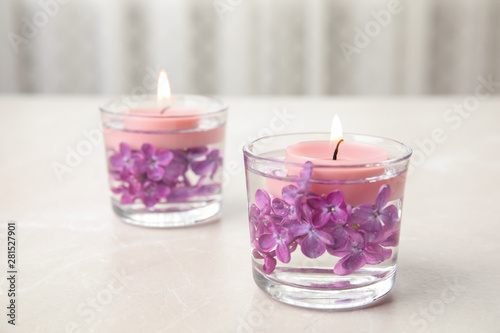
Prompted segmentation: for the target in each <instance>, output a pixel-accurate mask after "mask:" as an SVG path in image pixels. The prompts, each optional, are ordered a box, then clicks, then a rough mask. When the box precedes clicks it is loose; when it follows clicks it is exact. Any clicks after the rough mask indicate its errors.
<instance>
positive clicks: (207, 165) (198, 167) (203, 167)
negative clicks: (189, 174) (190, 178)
mask: <svg viewBox="0 0 500 333" xmlns="http://www.w3.org/2000/svg"><path fill="white" fill-rule="evenodd" d="M220 166H222V157H221V156H220V152H219V150H218V149H213V150H212V151H210V152H209V153H208V154H207V157H206V158H205V159H204V160H202V161H194V162H193V163H192V164H191V169H192V170H193V172H194V173H195V174H197V175H199V176H205V175H208V174H210V178H212V179H213V178H214V175H215V173H216V172H217V169H218V168H219V167H220Z"/></svg>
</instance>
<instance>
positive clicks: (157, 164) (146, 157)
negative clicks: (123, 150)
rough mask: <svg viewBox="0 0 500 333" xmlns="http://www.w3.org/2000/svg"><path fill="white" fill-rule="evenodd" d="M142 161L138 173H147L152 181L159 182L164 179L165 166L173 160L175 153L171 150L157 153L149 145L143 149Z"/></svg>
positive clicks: (145, 145) (144, 145) (146, 144)
mask: <svg viewBox="0 0 500 333" xmlns="http://www.w3.org/2000/svg"><path fill="white" fill-rule="evenodd" d="M141 154H142V160H141V161H140V162H139V163H138V165H137V167H138V171H139V172H146V174H147V176H148V178H149V179H150V180H152V181H159V180H161V179H162V178H163V175H164V173H165V170H164V168H163V166H165V165H168V164H169V163H170V161H171V160H172V158H173V156H174V155H173V153H172V152H171V151H169V150H162V149H160V150H158V151H156V149H155V147H153V146H152V145H151V144H149V143H145V144H143V145H142V147H141Z"/></svg>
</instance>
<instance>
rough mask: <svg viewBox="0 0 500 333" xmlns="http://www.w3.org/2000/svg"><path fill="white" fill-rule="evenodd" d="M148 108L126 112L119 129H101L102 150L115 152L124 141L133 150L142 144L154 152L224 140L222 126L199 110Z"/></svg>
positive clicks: (190, 108)
mask: <svg viewBox="0 0 500 333" xmlns="http://www.w3.org/2000/svg"><path fill="white" fill-rule="evenodd" d="M188 97H189V96H186V97H185V98H188ZM174 98H175V97H174ZM178 103H179V101H177V102H176V104H178ZM149 104H151V103H149ZM148 106H149V105H148ZM148 106H145V107H142V108H137V109H131V110H129V111H127V112H126V113H125V114H124V115H123V128H120V129H114V128H108V127H106V128H104V133H105V136H104V137H105V142H106V147H107V148H114V149H117V148H118V147H119V145H120V143H121V142H127V143H128V144H129V145H130V147H131V148H132V149H133V150H138V149H140V147H141V145H142V144H143V143H150V144H152V145H153V146H155V147H156V148H157V149H183V148H193V147H202V146H206V145H209V144H215V143H218V142H221V141H222V140H223V139H224V132H225V125H224V124H222V125H220V126H219V124H217V121H216V119H215V118H214V117H213V116H212V115H210V114H209V115H207V114H205V113H204V111H203V110H202V109H200V108H193V107H183V106H177V105H174V106H171V107H169V108H167V109H166V110H165V111H164V112H162V109H163V108H162V107H160V106H159V107H151V106H149V107H148Z"/></svg>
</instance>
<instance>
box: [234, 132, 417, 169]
mask: <svg viewBox="0 0 500 333" xmlns="http://www.w3.org/2000/svg"><path fill="white" fill-rule="evenodd" d="M318 134H319V135H330V132H295V133H285V134H273V135H267V136H263V137H260V138H257V139H255V140H253V141H250V142H248V143H247V144H245V145H244V146H243V149H242V150H243V155H244V156H245V157H250V158H253V159H256V160H261V161H268V162H272V163H278V164H282V165H288V166H295V167H305V166H306V163H307V162H306V163H295V162H285V161H284V160H280V159H276V158H271V157H263V156H259V155H258V154H256V153H254V152H252V151H251V150H250V147H251V146H252V145H253V144H255V143H256V142H258V141H259V140H263V139H269V138H277V137H286V136H296V135H318ZM344 135H353V136H358V137H365V138H376V139H381V140H386V141H390V142H392V143H396V144H398V145H400V146H401V147H403V148H404V149H405V150H406V151H405V153H404V154H403V156H398V157H395V158H392V159H388V160H385V161H381V162H371V163H347V164H342V165H329V164H328V165H327V164H317V163H313V168H321V169H336V168H339V169H345V168H353V167H357V168H369V167H382V166H388V165H392V164H397V163H399V162H402V161H404V160H407V159H409V158H410V157H411V155H412V154H413V149H412V148H411V147H410V146H408V145H405V144H404V143H402V142H400V141H397V140H393V139H389V138H386V137H382V136H375V135H367V134H357V133H344ZM297 143H298V142H297Z"/></svg>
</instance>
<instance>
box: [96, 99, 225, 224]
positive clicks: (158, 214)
mask: <svg viewBox="0 0 500 333" xmlns="http://www.w3.org/2000/svg"><path fill="white" fill-rule="evenodd" d="M100 110H101V120H102V126H103V133H104V142H105V146H106V159H107V164H108V173H109V184H110V190H111V202H112V206H113V210H114V211H115V213H116V214H117V215H118V216H119V217H120V218H122V219H123V220H124V221H125V222H128V223H131V224H136V225H140V226H148V227H179V226H187V225H194V224H199V223H203V222H208V221H213V220H215V219H217V218H218V216H219V213H220V210H221V183H222V164H223V154H224V139H225V124H226V116H227V106H226V105H225V104H224V103H223V102H221V101H219V100H217V99H214V98H209V97H203V96H191V95H177V96H172V98H170V99H169V100H168V102H162V103H160V102H157V100H156V96H145V97H142V98H141V99H140V101H134V102H131V99H126V98H120V99H116V100H112V101H110V102H109V103H107V104H105V105H103V106H102V107H101V109H100Z"/></svg>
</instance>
